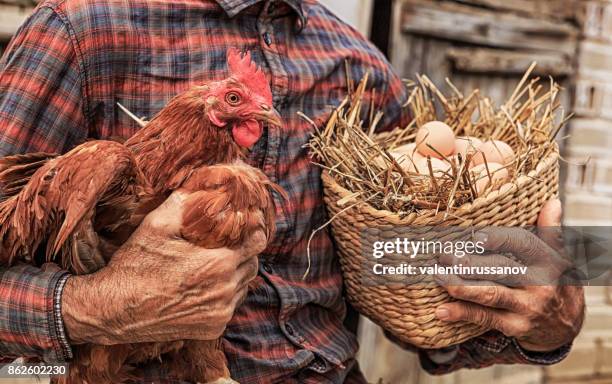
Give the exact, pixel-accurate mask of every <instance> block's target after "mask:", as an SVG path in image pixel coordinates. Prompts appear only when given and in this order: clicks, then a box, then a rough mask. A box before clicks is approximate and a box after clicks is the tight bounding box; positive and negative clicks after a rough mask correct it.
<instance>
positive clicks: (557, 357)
mask: <svg viewBox="0 0 612 384" xmlns="http://www.w3.org/2000/svg"><path fill="white" fill-rule="evenodd" d="M512 345H513V346H514V348H515V349H516V351H517V352H518V354H519V355H521V357H522V358H523V359H525V360H526V361H528V362H529V363H531V364H540V365H551V364H557V363H559V362H561V361H562V360H563V359H565V358H566V357H567V355H569V353H570V351H571V350H572V343H567V344H565V345H563V346H561V347H560V348H558V349H555V350H554V351H550V352H533V351H528V350H526V349H524V348H523V347H521V346H520V344H519V343H518V341H517V340H516V339H515V338H512Z"/></svg>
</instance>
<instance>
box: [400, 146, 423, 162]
mask: <svg viewBox="0 0 612 384" xmlns="http://www.w3.org/2000/svg"><path fill="white" fill-rule="evenodd" d="M393 152H397V153H403V154H406V155H408V156H410V157H411V158H412V159H413V160H414V161H416V160H419V159H422V158H423V157H424V156H423V155H421V154H420V153H419V152H418V151H417V149H416V143H409V144H405V145H402V146H400V147H397V148H395V149H394V150H393Z"/></svg>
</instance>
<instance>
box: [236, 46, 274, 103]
mask: <svg viewBox="0 0 612 384" xmlns="http://www.w3.org/2000/svg"><path fill="white" fill-rule="evenodd" d="M227 65H228V67H229V71H230V76H232V77H234V78H235V79H237V80H239V81H240V82H241V83H243V84H244V85H246V86H247V87H248V88H249V89H251V90H252V91H253V92H255V93H257V94H259V95H261V96H263V97H264V98H265V100H266V101H267V102H268V104H269V106H272V91H271V90H270V84H269V83H268V80H267V79H266V75H265V74H264V72H263V71H262V70H261V69H259V67H257V64H255V63H254V62H252V61H251V53H250V52H247V53H246V54H245V55H242V54H241V53H240V52H239V51H238V50H237V49H236V48H230V49H229V50H228V51H227Z"/></svg>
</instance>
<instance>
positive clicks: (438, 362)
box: [419, 331, 572, 374]
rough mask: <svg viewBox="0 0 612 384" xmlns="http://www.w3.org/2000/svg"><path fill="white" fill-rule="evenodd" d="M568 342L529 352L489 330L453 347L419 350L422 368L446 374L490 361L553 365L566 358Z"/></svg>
mask: <svg viewBox="0 0 612 384" xmlns="http://www.w3.org/2000/svg"><path fill="white" fill-rule="evenodd" d="M571 345H572V344H571V343H569V344H567V345H564V346H563V347H561V348H559V349H557V350H554V351H549V352H532V351H528V350H526V349H524V348H522V347H521V346H520V345H519V343H518V342H517V340H516V339H514V338H511V337H506V336H504V335H503V334H502V333H500V332H497V331H490V332H487V333H485V334H484V335H481V336H478V337H475V338H473V339H471V340H468V341H466V342H464V343H462V344H460V345H459V346H456V347H455V348H446V349H444V350H421V351H419V356H420V359H421V366H422V367H423V369H425V370H426V371H428V372H429V373H431V374H445V373H448V372H452V371H454V370H457V369H461V368H484V367H488V366H490V365H493V364H538V365H551V364H556V363H558V362H560V361H561V360H563V359H564V358H565V357H567V355H568V354H569V352H570V350H571Z"/></svg>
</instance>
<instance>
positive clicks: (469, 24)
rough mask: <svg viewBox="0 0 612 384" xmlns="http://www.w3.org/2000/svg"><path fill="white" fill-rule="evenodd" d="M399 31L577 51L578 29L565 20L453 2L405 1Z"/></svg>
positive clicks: (488, 43)
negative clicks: (535, 16)
mask: <svg viewBox="0 0 612 384" xmlns="http://www.w3.org/2000/svg"><path fill="white" fill-rule="evenodd" d="M401 28H402V31H403V32H405V33H413V34H420V35H426V36H431V37H436V38H439V39H445V40H451V41H455V42H464V43H471V44H478V45H483V46H489V47H497V48H513V49H517V48H518V49H534V50H541V51H556V52H562V53H565V54H567V55H573V54H575V52H576V44H577V36H578V28H577V27H576V26H575V25H573V24H571V23H568V22H560V21H553V20H548V19H542V18H540V19H538V18H529V17H525V16H520V15H516V14H511V13H504V12H496V11H493V10H488V9H483V8H477V7H470V6H466V5H462V4H458V3H452V2H433V1H426V0H408V1H406V2H405V4H404V7H403V10H402V21H401Z"/></svg>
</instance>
